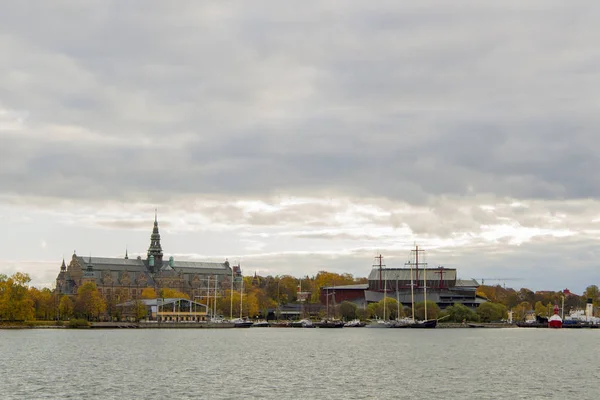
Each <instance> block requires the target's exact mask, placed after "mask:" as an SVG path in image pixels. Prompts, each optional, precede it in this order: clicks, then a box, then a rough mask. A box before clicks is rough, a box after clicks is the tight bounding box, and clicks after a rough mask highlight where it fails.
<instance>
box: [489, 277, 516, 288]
mask: <svg viewBox="0 0 600 400" xmlns="http://www.w3.org/2000/svg"><path fill="white" fill-rule="evenodd" d="M520 280H522V278H481V285H482V286H483V285H485V281H494V282H498V283H500V282H502V286H503V287H504V289H506V281H520Z"/></svg>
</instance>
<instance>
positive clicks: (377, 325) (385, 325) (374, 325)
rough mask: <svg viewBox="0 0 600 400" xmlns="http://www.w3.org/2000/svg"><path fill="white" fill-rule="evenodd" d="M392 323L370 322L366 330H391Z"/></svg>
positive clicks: (378, 320) (377, 320) (379, 320)
mask: <svg viewBox="0 0 600 400" xmlns="http://www.w3.org/2000/svg"><path fill="white" fill-rule="evenodd" d="M391 327H392V323H391V322H390V321H385V320H383V319H376V320H375V321H371V323H369V325H367V328H391Z"/></svg>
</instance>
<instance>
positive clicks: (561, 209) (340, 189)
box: [0, 0, 600, 292]
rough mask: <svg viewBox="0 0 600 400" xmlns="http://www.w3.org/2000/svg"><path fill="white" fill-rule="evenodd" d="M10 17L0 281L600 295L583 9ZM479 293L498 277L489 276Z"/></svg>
mask: <svg viewBox="0 0 600 400" xmlns="http://www.w3.org/2000/svg"><path fill="white" fill-rule="evenodd" d="M81 3H82V2H79V1H54V2H34V1H23V0H14V1H7V2H5V3H4V4H3V6H2V10H3V11H2V13H0V251H1V253H2V256H1V257H2V263H1V265H0V273H5V274H10V273H12V272H14V271H17V270H19V271H25V272H28V273H29V274H30V275H31V276H32V278H33V283H34V284H35V285H48V286H51V285H52V284H53V281H54V279H55V278H56V274H57V273H58V270H59V266H60V263H61V260H62V257H63V256H64V257H65V258H67V260H68V258H69V257H70V256H71V254H72V253H73V251H74V250H76V251H77V253H78V254H82V255H88V254H91V255H93V256H123V255H124V253H125V249H126V248H127V249H128V250H129V254H130V255H139V254H142V255H143V254H145V252H146V250H147V248H148V245H149V239H150V233H151V229H152V222H153V218H154V208H155V207H156V208H158V213H159V223H160V227H161V233H162V238H163V248H164V250H165V252H166V253H168V255H173V256H174V257H175V258H179V259H202V260H211V261H222V260H224V259H226V258H227V259H229V260H230V261H231V262H233V263H237V262H240V263H241V265H242V269H243V270H244V273H246V274H253V273H254V271H257V272H258V273H259V274H273V275H275V274H292V275H295V276H302V275H312V274H315V273H316V272H318V271H320V270H330V271H335V272H349V273H352V274H354V275H356V276H366V275H368V273H369V271H370V269H371V265H372V264H373V261H374V259H373V258H374V256H376V255H377V254H382V255H383V256H384V260H385V263H386V265H388V266H391V267H399V266H402V265H403V264H404V263H405V262H406V261H407V260H408V258H409V255H410V248H411V247H412V246H413V245H414V244H415V243H416V244H419V245H420V246H421V247H422V248H424V249H425V250H426V251H427V253H426V258H427V261H428V263H429V265H430V266H438V265H444V266H446V267H452V268H457V269H458V275H459V277H461V278H475V279H478V280H481V279H482V278H483V279H486V283H500V284H506V286H511V287H517V288H518V287H529V288H531V289H534V290H540V289H549V290H560V289H564V288H566V287H568V288H569V289H571V290H572V291H576V292H582V291H583V290H584V288H585V287H586V286H587V285H589V284H600V269H599V266H600V246H599V245H600V202H599V201H598V196H599V195H600V184H599V181H598V178H597V177H596V173H598V171H599V170H600V158H599V155H600V154H599V153H600V144H598V140H600V112H598V111H599V110H598V108H599V100H598V94H597V92H598V82H600V50H599V48H598V43H599V42H600V28H598V20H600V6H599V5H598V4H597V2H595V1H581V2H578V3H577V6H574V5H573V4H570V3H568V2H563V1H560V2H559V1H549V0H543V1H528V2H521V1H514V2H511V1H506V2H480V1H454V2H441V1H440V2H428V1H415V2H412V4H411V2H398V1H378V2H351V1H347V0H344V1H325V0H321V1H318V2H310V1H309V2H307V1H302V2H295V3H294V2H280V1H271V2H259V1H252V2H241V1H240V2H228V1H219V2H198V1H177V2H165V1H128V2H123V1H107V0H102V1H88V2H85V5H83V4H81ZM493 279H498V281H494V280H493Z"/></svg>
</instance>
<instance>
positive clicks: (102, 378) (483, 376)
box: [0, 329, 600, 400]
mask: <svg viewBox="0 0 600 400" xmlns="http://www.w3.org/2000/svg"><path fill="white" fill-rule="evenodd" d="M1 333H2V335H1V336H0V354H2V357H1V358H0V371H2V379H0V393H2V398H4V399H17V398H18V399H22V398H28V399H29V398H31V399H55V398H67V399H68V398H71V399H80V398H87V399H95V398H97V399H120V400H123V399H139V398H147V399H164V398H177V399H187V398H210V399H237V398H244V399H252V398H256V399H282V398H308V399H310V398H320V399H323V398H325V399H346V398H353V399H366V398H369V399H372V398H411V399H420V398H445V399H448V398H456V399H459V398H460V399H464V398H473V399H486V398H523V399H524V398H543V397H550V398H552V397H554V398H574V397H576V398H595V397H596V390H595V382H596V381H597V379H598V372H597V368H596V362H597V361H596V360H597V359H598V357H599V356H600V350H599V349H598V347H597V346H596V343H597V341H598V339H599V338H600V332H598V331H595V330H592V331H589V330H563V331H549V330H535V329H533V330H524V329H478V330H468V329H454V330H451V329H443V330H442V329H438V330H432V331H415V330H406V329H402V330H396V329H390V330H385V329H342V330H338V329H336V330H330V329H245V330H236V329H232V330H114V331H113V330H107V331H95V330H84V331H79V330H22V331H11V330H8V331H1Z"/></svg>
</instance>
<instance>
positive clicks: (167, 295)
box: [160, 288, 190, 300]
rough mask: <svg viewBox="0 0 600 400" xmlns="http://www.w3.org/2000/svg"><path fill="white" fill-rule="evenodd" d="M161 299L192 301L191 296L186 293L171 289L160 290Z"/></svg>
mask: <svg viewBox="0 0 600 400" xmlns="http://www.w3.org/2000/svg"><path fill="white" fill-rule="evenodd" d="M160 297H162V298H163V299H180V298H181V299H188V300H189V299H190V296H188V295H187V294H186V293H183V292H180V291H178V290H176V289H171V288H163V289H160Z"/></svg>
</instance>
